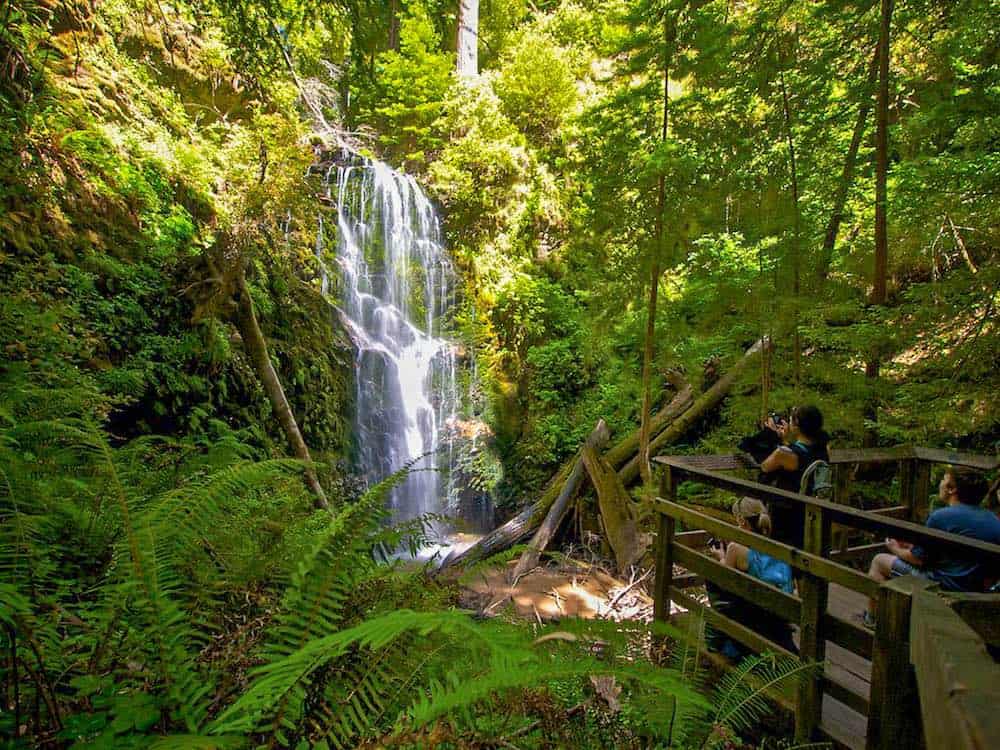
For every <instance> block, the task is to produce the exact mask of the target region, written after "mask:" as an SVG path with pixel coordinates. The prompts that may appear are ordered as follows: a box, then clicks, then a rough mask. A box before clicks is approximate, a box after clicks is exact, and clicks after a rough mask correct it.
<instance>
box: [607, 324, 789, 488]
mask: <svg viewBox="0 0 1000 750" xmlns="http://www.w3.org/2000/svg"><path fill="white" fill-rule="evenodd" d="M770 346H771V344H770V342H769V341H767V339H766V338H762V339H758V340H757V342H756V343H755V344H754V345H753V346H751V347H750V348H749V349H747V350H746V352H745V353H744V354H743V356H742V357H740V359H739V361H738V362H736V364H734V365H733V366H732V367H731V368H730V369H729V372H727V373H726V374H725V375H723V376H722V377H721V378H719V380H718V381H717V382H716V383H715V385H713V386H712V387H711V388H709V389H708V390H707V391H705V392H704V393H703V394H701V396H699V397H698V399H697V400H696V401H695V402H694V403H693V404H691V406H690V407H689V408H688V409H687V410H686V411H685V412H684V413H683V414H681V415H680V416H679V417H678V418H677V419H675V420H673V421H672V422H671V423H670V425H669V426H668V427H667V428H666V429H664V430H663V431H661V432H660V433H659V434H658V435H657V436H656V437H655V438H653V439H652V440H651V441H650V442H649V452H650V455H652V454H653V452H654V451H657V450H659V449H660V448H662V447H663V446H664V445H667V444H669V443H672V442H673V441H675V440H677V439H678V438H681V437H683V436H684V433H686V432H687V431H688V430H689V429H690V428H691V425H693V424H694V422H695V420H697V419H698V418H699V417H701V416H702V415H703V414H704V413H705V412H707V411H708V410H709V409H711V408H713V407H715V406H716V405H717V404H718V403H719V402H720V401H722V399H723V397H724V396H725V395H726V394H727V393H729V389H730V388H732V387H733V384H734V383H735V382H736V379H737V378H738V377H739V376H740V375H741V374H742V372H743V371H744V370H745V369H746V368H747V366H749V364H750V363H751V362H752V361H753V360H754V358H755V357H756V356H757V355H758V354H760V353H761V352H762V351H763V350H764V348H765V347H770ZM618 477H619V478H620V479H621V481H622V484H624V485H625V486H626V487H627V486H628V485H630V484H632V483H633V482H634V481H635V480H636V479H637V478H638V477H639V457H638V455H633V456H632V457H631V458H630V459H629V460H628V461H627V462H625V463H624V465H623V466H622V468H621V469H620V470H619V471H618Z"/></svg>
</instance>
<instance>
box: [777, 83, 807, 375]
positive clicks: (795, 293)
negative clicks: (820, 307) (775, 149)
mask: <svg viewBox="0 0 1000 750" xmlns="http://www.w3.org/2000/svg"><path fill="white" fill-rule="evenodd" d="M779 80H780V82H781V103H782V108H783V109H784V113H785V137H786V140H787V142H788V165H789V170H790V173H791V184H792V301H793V306H792V349H793V354H792V356H793V359H794V373H795V391H796V393H798V390H799V386H800V385H801V384H802V339H801V337H800V335H799V294H800V293H801V291H802V288H801V287H802V245H801V234H800V232H801V213H800V208H799V173H798V169H797V167H796V163H795V140H794V138H793V137H792V109H791V107H790V106H789V104H788V89H787V88H786V87H785V71H784V70H782V71H781V72H780V77H779Z"/></svg>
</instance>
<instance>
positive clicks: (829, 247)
mask: <svg viewBox="0 0 1000 750" xmlns="http://www.w3.org/2000/svg"><path fill="white" fill-rule="evenodd" d="M879 49H880V48H878V49H876V51H875V54H874V55H872V61H871V64H870V65H869V66H868V79H867V85H866V86H865V95H864V97H863V98H862V100H861V105H860V106H859V107H858V117H857V119H856V120H855V121H854V131H853V132H852V133H851V144H850V145H849V146H848V147H847V156H845V157H844V171H843V172H842V173H841V175H840V184H839V185H838V186H837V194H836V195H835V196H834V199H833V211H832V212H831V213H830V221H829V222H828V223H827V225H826V235H825V236H824V237H823V247H822V249H821V250H820V260H819V267H818V268H817V276H818V278H819V280H820V281H821V282H822V281H825V280H826V276H827V274H828V273H829V272H830V264H831V263H832V262H833V248H834V246H835V245H836V244H837V235H838V234H839V233H840V224H841V222H842V221H843V220H844V204H846V203H847V193H848V191H850V189H851V185H852V184H853V182H854V168H855V166H856V164H857V160H858V151H859V150H860V148H861V140H862V138H864V134H865V123H866V122H867V121H868V111H869V110H870V109H871V108H872V101H871V90H872V87H873V86H874V85H875V78H876V76H877V75H878V62H879V51H878V50H879Z"/></svg>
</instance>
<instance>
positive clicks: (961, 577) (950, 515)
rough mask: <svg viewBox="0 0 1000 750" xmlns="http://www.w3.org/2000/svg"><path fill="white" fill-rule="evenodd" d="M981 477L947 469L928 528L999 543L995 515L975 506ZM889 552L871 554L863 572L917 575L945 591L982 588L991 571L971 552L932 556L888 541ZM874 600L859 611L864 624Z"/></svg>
mask: <svg viewBox="0 0 1000 750" xmlns="http://www.w3.org/2000/svg"><path fill="white" fill-rule="evenodd" d="M987 488H988V485H987V482H986V478H985V477H982V476H980V475H978V474H975V473H973V472H970V471H966V470H963V469H956V468H949V469H948V470H947V471H946V472H945V474H944V476H943V477H942V478H941V484H940V485H938V497H939V498H940V499H941V501H942V502H943V503H945V507H944V508H940V509H938V510H936V511H934V512H933V513H931V514H930V516H929V517H928V519H927V527H928V528H930V529H937V530H938V531H947V532H949V533H952V534H961V535H962V536H967V537H970V538H972V539H978V540H979V541H982V542H991V543H992V544H1000V519H998V518H997V517H996V516H995V515H994V514H993V513H991V512H990V511H988V510H986V509H985V508H983V507H981V506H980V503H981V502H982V501H983V497H985V495H986V493H987ZM885 546H886V547H887V548H888V550H889V552H888V553H884V552H883V553H882V554H879V555H875V559H874V560H872V564H871V568H869V570H868V575H869V576H871V577H872V578H873V579H875V580H876V581H878V582H879V583H883V582H885V581H888V580H889V579H890V578H893V577H896V576H905V575H916V576H921V577H923V578H929V579H930V580H932V581H935V582H936V583H938V584H940V586H941V588H942V589H945V590H947V591H983V590H984V588H985V586H986V582H987V580H988V579H989V578H991V577H992V576H991V573H992V571H991V570H989V569H988V568H987V566H986V565H984V564H983V563H982V562H981V561H979V560H977V559H976V557H975V555H974V554H970V555H969V556H968V557H962V556H960V555H955V554H953V553H950V552H949V553H940V554H937V555H932V554H930V553H929V552H927V551H925V550H924V549H923V548H921V547H919V546H917V545H913V544H908V543H906V542H901V541H898V540H896V539H887V540H886V542H885ZM874 610H875V600H874V599H872V600H869V602H868V610H867V611H866V612H864V614H863V616H862V617H863V619H864V623H865V625H867V626H868V627H873V626H874V624H875V620H874V618H873V617H872V612H874Z"/></svg>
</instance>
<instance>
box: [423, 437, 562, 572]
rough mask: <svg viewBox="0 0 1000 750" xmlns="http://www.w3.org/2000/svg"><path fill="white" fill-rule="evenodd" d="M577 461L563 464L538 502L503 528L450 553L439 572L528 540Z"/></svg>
mask: <svg viewBox="0 0 1000 750" xmlns="http://www.w3.org/2000/svg"><path fill="white" fill-rule="evenodd" d="M576 459H577V457H576V456H574V457H573V458H572V459H570V460H569V461H567V462H566V463H564V464H563V465H562V467H561V468H560V469H559V471H558V472H557V473H556V475H555V477H554V478H553V479H552V481H551V482H550V483H549V486H548V487H547V488H546V489H545V492H543V493H542V496H541V498H539V499H538V501H537V502H535V503H534V504H533V505H529V506H528V507H527V508H525V509H524V510H522V511H521V512H520V513H518V514H517V515H516V516H514V517H513V518H512V519H510V520H509V521H507V523H505V524H504V525H503V526H500V527H499V528H496V529H493V531H491V532H490V533H489V534H487V535H486V536H484V537H483V538H482V539H480V540H479V541H478V542H476V543H475V544H473V545H472V546H471V547H469V548H468V549H466V550H465V551H463V552H461V553H459V554H457V555H456V554H453V553H452V554H449V555H448V556H447V557H446V558H445V559H444V560H443V561H442V562H441V567H440V568H439V570H444V569H445V568H449V567H451V566H452V565H457V564H462V565H468V564H469V563H473V562H477V561H479V560H483V559H485V558H487V557H490V556H491V555H495V554H497V553H498V552H502V551H503V550H505V549H507V548H508V547H512V546H513V545H515V544H517V543H518V542H520V541H522V540H524V539H526V538H527V537H528V535H529V534H531V532H533V531H534V530H535V529H536V528H537V527H538V524H540V523H541V522H542V520H543V519H544V518H545V515H546V514H547V513H548V512H549V508H551V507H552V503H554V502H555V500H556V497H558V495H559V490H560V489H561V488H562V486H563V485H564V484H565V483H566V480H567V479H568V478H569V475H570V473H571V472H572V471H573V466H574V465H575V464H576Z"/></svg>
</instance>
